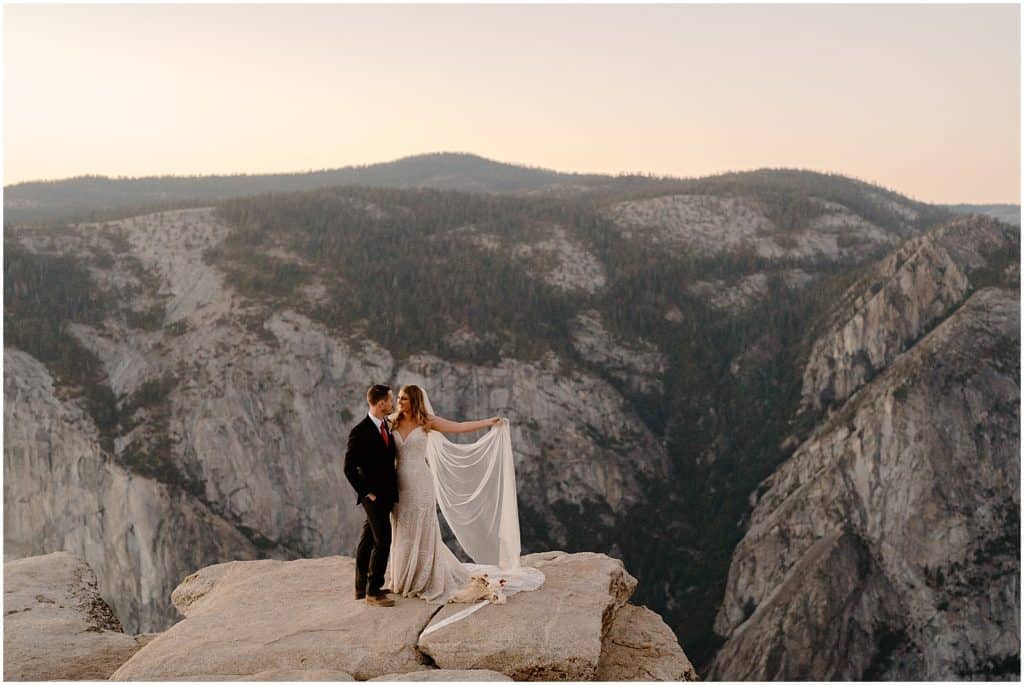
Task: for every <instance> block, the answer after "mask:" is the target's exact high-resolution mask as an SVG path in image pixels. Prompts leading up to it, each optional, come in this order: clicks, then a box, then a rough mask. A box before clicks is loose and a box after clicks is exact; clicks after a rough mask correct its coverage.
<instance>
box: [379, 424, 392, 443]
mask: <svg viewBox="0 0 1024 685" xmlns="http://www.w3.org/2000/svg"><path fill="white" fill-rule="evenodd" d="M380 437H382V438H384V444H385V445H386V446H388V447H390V446H391V443H390V442H388V431H387V429H386V428H384V422H383V421H381V422H380Z"/></svg>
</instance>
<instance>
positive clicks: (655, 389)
mask: <svg viewBox="0 0 1024 685" xmlns="http://www.w3.org/2000/svg"><path fill="white" fill-rule="evenodd" d="M571 336H572V346H573V348H575V350H576V351H577V352H578V353H579V355H580V356H581V357H583V359H585V360H586V361H587V362H589V363H591V364H593V365H595V366H596V367H598V368H600V369H603V370H605V371H606V372H607V373H608V374H609V375H610V376H611V377H612V378H613V379H615V380H616V381H617V382H619V383H622V384H623V385H625V386H626V387H628V388H629V389H630V390H631V391H633V392H635V393H640V394H645V395H650V394H657V393H661V392H662V390H663V384H662V378H663V377H664V376H665V369H666V368H667V366H668V364H667V362H666V361H665V355H663V354H662V353H661V352H659V351H658V348H657V346H656V345H654V344H653V343H651V342H649V341H647V340H643V339H636V340H621V339H619V338H617V337H616V336H614V335H613V334H612V332H611V331H609V330H608V328H607V327H606V326H605V324H604V321H603V320H602V318H601V314H600V313H599V312H597V311H595V310H593V309H589V310H586V311H583V312H580V314H579V315H577V316H576V318H575V319H573V322H572V332H571Z"/></svg>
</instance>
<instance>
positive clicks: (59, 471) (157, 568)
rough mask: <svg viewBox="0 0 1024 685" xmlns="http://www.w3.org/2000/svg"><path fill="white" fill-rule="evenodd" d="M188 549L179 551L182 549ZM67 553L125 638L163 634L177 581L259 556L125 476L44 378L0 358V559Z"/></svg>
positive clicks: (233, 532) (235, 535)
mask: <svg viewBox="0 0 1024 685" xmlns="http://www.w3.org/2000/svg"><path fill="white" fill-rule="evenodd" d="M183 540H187V541H188V544H183V543H182V541H183ZM63 550H67V551H69V552H73V553H74V554H76V555H78V556H79V557H81V558H82V559H84V560H85V561H86V562H88V564H89V566H90V567H92V568H93V569H94V570H95V571H96V572H97V574H98V576H99V578H100V582H101V586H100V591H101V592H102V593H103V596H104V597H106V598H108V601H109V603H110V605H111V606H112V607H113V608H114V611H115V612H116V613H117V615H118V616H119V617H120V619H121V623H122V624H123V625H124V626H125V627H126V628H127V629H128V630H129V631H133V632H134V631H138V630H140V629H147V628H151V627H162V626H165V625H167V624H168V623H169V622H171V621H173V620H174V618H175V615H176V614H175V612H174V609H173V608H172V607H170V606H169V604H168V601H167V598H168V597H169V596H170V593H171V591H172V590H173V589H174V584H175V581H176V579H177V578H181V577H182V576H184V575H187V574H188V573H191V572H192V571H194V570H195V569H197V568H199V567H201V566H205V565H207V564H209V563H212V562H215V561H217V560H220V559H224V558H236V559H254V558H257V557H258V556H259V555H260V554H259V553H260V550H258V549H256V548H255V547H254V546H253V545H252V544H251V543H250V542H249V541H248V540H247V539H246V538H245V537H244V536H243V535H241V534H240V533H239V532H238V530H237V529H236V528H235V527H233V526H231V525H230V524H228V523H227V522H226V521H224V520H223V519H221V518H220V517H219V516H217V515H216V514H215V513H213V512H211V511H210V510H209V509H208V508H207V507H206V506H204V505H203V504H202V503H201V502H198V501H197V500H196V499H195V498H193V497H190V496H188V495H187V494H185V493H182V492H180V491H178V490H175V489H172V488H168V487H167V486H165V485H163V484H161V483H158V482H156V481H154V480H152V479H150V478H143V477H141V476H138V475H136V474H133V473H130V472H128V471H127V470H125V469H124V468H123V467H122V466H120V465H119V464H117V463H116V462H114V461H113V460H112V459H111V458H110V456H109V455H107V454H105V453H104V452H103V450H102V448H101V447H100V441H99V435H98V431H97V429H96V426H95V425H94V423H93V421H92V419H91V418H90V417H89V416H88V414H86V413H85V412H84V411H83V410H82V409H81V408H80V407H79V406H78V404H77V403H76V402H75V401H74V400H73V399H71V398H68V397H66V396H64V395H63V394H62V393H59V392H58V390H57V389H56V388H55V387H54V380H53V378H52V376H51V375H50V373H49V372H48V371H47V370H46V368H45V367H44V366H43V365H42V364H41V363H39V362H38V361H36V360H35V359H34V358H32V357H30V356H29V355H27V354H25V353H24V352H21V351H19V350H15V349H11V348H6V349H5V350H4V558H5V559H8V560H9V559H19V558H22V557H30V556H34V555H39V554H46V553H49V552H57V551H63Z"/></svg>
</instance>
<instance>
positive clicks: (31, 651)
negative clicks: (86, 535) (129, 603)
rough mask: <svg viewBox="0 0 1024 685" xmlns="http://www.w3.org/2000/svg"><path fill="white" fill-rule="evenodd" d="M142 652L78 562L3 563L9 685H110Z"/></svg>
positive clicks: (71, 558)
mask: <svg viewBox="0 0 1024 685" xmlns="http://www.w3.org/2000/svg"><path fill="white" fill-rule="evenodd" d="M139 647H140V645H139V643H138V642H136V640H135V638H134V637H132V636H131V635H125V633H124V631H123V630H122V629H121V624H120V622H118V620H117V617H116V616H115V615H114V613H113V612H112V611H111V610H110V607H109V606H108V605H107V603H106V602H104V601H103V598H102V597H101V596H100V593H99V591H98V590H97V587H96V576H95V575H94V574H93V572H92V569H90V568H89V565H88V564H86V563H85V562H84V561H83V560H82V559H80V558H79V557H77V556H75V555H73V554H70V553H68V552H54V553H52V554H47V555H44V556H38V557H32V558H29V559H19V560H17V561H8V562H5V563H4V679H5V680H105V679H106V678H107V677H109V676H110V674H111V673H113V672H114V671H115V670H116V669H117V667H118V666H120V665H121V664H122V663H124V662H125V661H126V660H127V659H128V658H129V657H130V656H131V655H132V654H134V653H135V651H136V650H138V649H139Z"/></svg>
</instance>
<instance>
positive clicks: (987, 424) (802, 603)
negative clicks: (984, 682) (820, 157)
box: [709, 225, 1020, 680]
mask: <svg viewBox="0 0 1024 685" xmlns="http://www.w3.org/2000/svg"><path fill="white" fill-rule="evenodd" d="M988 227H989V228H990V229H992V233H989V232H987V231H984V230H982V231H979V232H978V233H977V234H976V238H977V239H978V240H979V241H986V240H991V239H994V238H993V236H995V235H1001V234H1002V229H1001V228H1000V227H999V226H995V225H988ZM959 228H960V227H957V226H954V227H953V228H952V229H947V230H951V231H957V230H959ZM944 235H947V234H946V233H940V234H939V235H938V236H936V237H939V238H941V237H943V236H944ZM923 252H924V253H926V254H936V253H937V252H936V251H932V250H923ZM913 254H919V255H921V252H911V253H909V254H908V255H907V257H908V259H911V258H912V257H911V255H913ZM944 254H946V255H950V254H957V255H958V256H959V257H963V255H965V254H966V255H967V257H964V259H963V262H969V258H970V255H971V254H977V251H976V250H974V251H972V250H968V249H963V250H961V251H959V252H955V251H954V250H953V249H952V248H950V249H949V250H948V251H944ZM921 258H922V259H924V256H923V255H921ZM950 259H952V258H950ZM963 262H957V261H956V260H953V261H949V260H945V259H943V260H939V261H938V263H935V262H932V261H929V260H928V259H925V261H924V263H923V264H922V265H921V266H919V267H917V268H916V269H914V268H913V267H909V269H910V270H909V271H908V272H904V273H906V276H904V277H901V278H899V279H898V280H900V281H901V282H907V281H909V282H913V281H914V279H913V278H911V277H912V276H913V275H914V274H915V273H916V274H917V275H916V279H917V282H928V283H934V282H936V273H935V272H936V271H937V272H939V273H941V271H942V269H945V271H946V272H947V273H950V272H952V273H950V278H951V279H952V281H953V282H962V279H960V278H959V277H958V276H957V275H956V272H955V269H956V268H958V267H956V264H957V263H963ZM928 264H931V265H932V266H927V265H928ZM926 271H931V274H930V275H928V274H926V273H922V272H926ZM932 301H938V300H937V299H936V300H932ZM919 320H923V319H919ZM1019 333H1020V309H1019V291H1018V290H1016V289H1013V290H1011V289H1006V288H1000V287H991V288H983V289H980V290H978V291H976V292H974V293H973V294H972V295H970V296H969V297H968V298H967V300H966V301H965V302H964V303H963V304H962V305H960V306H959V307H958V308H956V310H955V311H954V312H953V313H952V314H951V315H950V316H948V318H946V319H945V320H944V321H942V322H941V323H940V324H939V325H937V326H936V327H935V328H934V329H932V330H931V331H930V332H928V333H926V334H925V335H924V337H922V338H921V339H920V340H919V341H917V342H916V344H915V345H914V346H913V347H911V348H910V349H908V350H906V351H904V352H902V354H896V356H895V358H894V359H893V360H892V361H891V363H889V364H888V366H887V367H886V368H885V369H884V370H882V371H881V372H880V373H878V375H877V376H875V377H874V378H872V379H871V381H870V382H869V383H867V384H866V385H864V386H863V387H861V388H860V389H859V390H856V391H855V392H853V393H852V394H851V395H850V396H849V398H848V399H847V401H846V402H845V404H843V405H842V407H841V408H840V409H839V410H838V411H836V412H835V413H834V414H832V415H831V416H830V417H829V418H828V420H827V421H826V422H825V423H824V424H823V425H822V426H820V427H819V428H818V430H816V431H815V432H814V433H813V434H812V435H811V436H810V437H809V438H808V439H807V440H806V441H805V442H804V443H803V444H802V445H800V447H799V448H798V449H797V450H796V452H795V453H794V455H793V456H792V457H791V458H790V459H789V460H788V461H787V462H786V463H785V464H784V465H783V466H782V467H780V468H779V469H778V470H777V471H776V472H775V473H774V474H773V475H772V476H771V477H769V478H768V479H767V480H766V481H765V482H764V483H763V484H762V486H761V487H760V488H759V490H758V499H757V502H756V506H755V508H754V511H753V513H752V515H751V519H750V524H749V528H748V530H747V533H746V535H745V536H744V538H743V539H742V540H741V542H740V543H739V545H738V546H737V548H736V550H735V553H734V555H733V560H732V565H731V567H730V570H729V578H728V584H727V589H726V593H725V598H724V600H723V602H722V606H721V609H720V610H719V613H718V617H717V620H716V623H715V630H716V632H718V633H719V634H720V635H722V636H723V637H725V638H727V641H726V643H725V644H724V646H723V647H722V648H721V650H720V651H719V652H718V654H717V655H716V657H715V659H714V662H713V665H712V668H711V670H710V673H709V676H710V677H711V678H712V679H728V680H745V679H754V680H773V679H786V680H803V679H845V680H859V679H865V678H867V679H891V678H896V679H916V678H923V679H961V678H977V677H982V678H998V677H1006V676H1008V675H1009V676H1014V675H1015V674H1016V670H1015V669H1016V668H1018V667H1017V666H1016V665H1015V664H1016V663H1019V662H1018V661H1015V660H1016V659H1018V658H1019V652H1020V642H1019V635H1020V625H1019V614H1020V596H1019V590H1018V588H1019V581H1020V568H1019V553H1020V549H1019V519H1020V500H1019V490H1020V480H1019V476H1020V454H1019V449H1020V413H1019V403H1020V366H1019V352H1020V335H1019ZM886 349H889V348H886ZM880 358H883V357H880ZM812 377H813V376H812ZM833 387H835V385H834V384H833Z"/></svg>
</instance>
